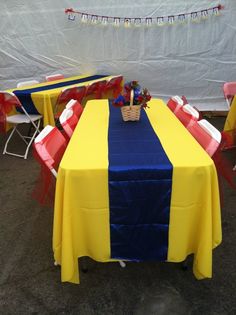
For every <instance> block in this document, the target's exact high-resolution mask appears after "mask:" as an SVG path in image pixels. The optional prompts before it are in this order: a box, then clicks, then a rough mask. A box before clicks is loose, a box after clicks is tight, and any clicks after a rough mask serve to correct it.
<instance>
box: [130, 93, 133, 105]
mask: <svg viewBox="0 0 236 315" xmlns="http://www.w3.org/2000/svg"><path fill="white" fill-rule="evenodd" d="M133 105H134V90H133V89H132V90H131V91H130V107H132V106H133Z"/></svg>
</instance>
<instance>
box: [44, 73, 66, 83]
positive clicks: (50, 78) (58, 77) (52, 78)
mask: <svg viewBox="0 0 236 315" xmlns="http://www.w3.org/2000/svg"><path fill="white" fill-rule="evenodd" d="M64 78H65V77H64V75H63V74H59V73H58V74H53V75H48V76H46V81H47V82H51V81H55V80H61V79H64Z"/></svg>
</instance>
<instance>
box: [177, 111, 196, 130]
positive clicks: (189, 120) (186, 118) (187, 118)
mask: <svg viewBox="0 0 236 315" xmlns="http://www.w3.org/2000/svg"><path fill="white" fill-rule="evenodd" d="M175 115H176V117H177V118H178V119H179V120H180V121H181V122H182V124H183V125H184V126H185V127H186V128H189V127H190V126H192V125H193V124H195V122H196V121H197V119H196V118H195V117H193V116H192V115H190V114H188V113H186V112H185V111H184V110H183V106H181V107H179V109H178V110H176V112H175Z"/></svg>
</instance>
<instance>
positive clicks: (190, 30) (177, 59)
mask: <svg viewBox="0 0 236 315" xmlns="http://www.w3.org/2000/svg"><path fill="white" fill-rule="evenodd" d="M218 4H219V2H218V1H209V0H203V1H194V0H179V1H175V0H166V1H162V0H157V1H151V0H142V1H141V0H136V1H127V0H120V1H115V0H110V1H102V0H96V1H95V0H82V1H74V0H71V1H69V0H61V1H56V0H41V1H23V0H11V1H4V2H3V3H2V4H1V12H0V18H1V23H0V45H1V46H0V47H1V48H0V60H1V72H0V78H1V82H0V86H1V87H0V88H1V89H7V88H14V87H16V85H17V82H19V81H26V80H31V79H36V80H39V81H42V80H44V78H45V75H48V74H52V73H58V72H61V73H63V74H64V75H66V76H72V75H77V74H82V73H100V74H122V75H124V77H125V79H126V80H138V81H139V82H140V84H141V85H142V86H145V87H147V88H148V89H149V90H150V92H151V94H152V96H153V97H159V98H163V99H165V100H166V99H167V98H169V97H170V96H172V95H176V94H177V95H185V96H186V97H187V99H189V100H190V102H191V104H193V105H195V106H196V107H198V108H199V109H202V110H225V109H227V106H226V103H225V101H224V99H223V93H222V85H223V83H224V82H225V81H236V57H235V56H236V45H235V43H236V35H235V34H236V32H235V28H236V1H235V0H225V1H222V2H221V4H222V5H224V6H225V8H224V10H222V12H221V15H220V16H219V17H216V16H209V18H208V19H206V20H201V21H200V22H199V23H193V22H192V21H191V19H190V20H189V19H188V21H187V22H186V23H185V24H180V23H174V24H173V25H165V26H157V25H152V26H149V27H147V26H145V25H142V26H140V27H135V26H131V27H124V26H123V25H120V26H119V27H115V26H114V25H112V23H108V24H107V25H101V24H100V25H98V24H94V25H93V24H91V23H81V22H80V21H79V18H76V19H75V21H70V20H68V18H67V16H66V15H65V13H64V10H65V8H74V9H77V10H79V11H82V12H87V13H90V14H98V15H107V16H119V17H127V16H129V17H148V16H150V17H157V16H166V15H172V14H179V13H187V12H193V11H198V10H202V9H206V8H210V7H214V6H217V5H218Z"/></svg>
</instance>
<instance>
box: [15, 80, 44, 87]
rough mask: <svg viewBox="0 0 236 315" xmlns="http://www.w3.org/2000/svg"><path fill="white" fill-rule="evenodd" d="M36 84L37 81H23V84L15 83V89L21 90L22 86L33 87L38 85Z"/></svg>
mask: <svg viewBox="0 0 236 315" xmlns="http://www.w3.org/2000/svg"><path fill="white" fill-rule="evenodd" d="M38 83H39V81H37V80H31V81H24V82H19V83H17V87H18V88H21V87H24V86H31V85H35V84H38Z"/></svg>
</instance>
